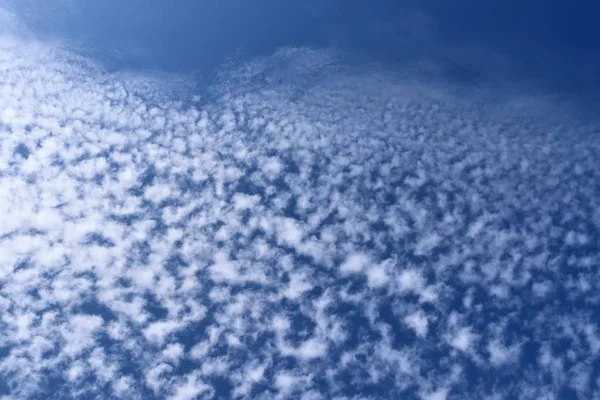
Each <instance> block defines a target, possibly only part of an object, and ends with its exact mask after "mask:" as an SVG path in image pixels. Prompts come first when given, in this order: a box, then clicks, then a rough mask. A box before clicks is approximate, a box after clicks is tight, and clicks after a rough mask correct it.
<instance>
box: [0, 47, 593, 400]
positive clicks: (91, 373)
mask: <svg viewBox="0 0 600 400" xmlns="http://www.w3.org/2000/svg"><path fill="white" fill-rule="evenodd" d="M161 82H162V81H161V80H160V79H158V80H153V79H150V78H148V79H147V78H145V77H144V75H143V74H142V75H140V76H137V77H134V76H119V75H108V74H106V73H103V72H102V71H101V70H100V69H98V68H94V67H93V66H91V65H89V63H85V62H84V61H83V60H80V59H78V58H77V57H76V56H74V55H73V54H69V53H68V52H66V51H65V50H61V49H60V48H57V47H52V46H50V45H45V44H41V43H38V42H34V41H33V40H28V41H25V40H18V39H15V38H14V37H13V38H10V37H9V36H6V35H5V36H4V37H2V40H0V221H1V222H0V393H1V394H2V395H3V396H5V398H7V399H22V398H40V399H41V398H123V399H136V398H137V399H152V398H157V399H158V398H169V399H178V400H183V399H196V398H198V399H204V398H239V399H243V398H264V399H273V398H280V399H286V398H302V399H332V398H336V399H359V398H360V399H364V398H405V399H427V400H442V399H482V398H489V399H517V398H518V399H566V398H580V399H599V398H600V394H599V393H600V378H599V373H600V361H599V360H600V359H599V357H598V356H599V353H600V331H599V327H598V321H599V320H600V311H599V310H600V304H599V300H600V298H599V297H600V290H599V289H600V288H599V287H598V282H600V276H599V272H598V270H599V269H598V265H599V262H600V257H599V254H600V245H599V238H600V170H599V169H598V160H599V159H600V158H599V157H600V138H598V137H597V135H594V133H593V131H594V129H593V128H594V127H593V126H590V125H589V122H587V123H586V124H584V123H583V122H581V123H580V122H578V121H577V120H574V119H573V118H572V117H568V116H567V115H566V112H565V113H564V114H563V113H562V112H561V109H560V108H558V107H553V106H552V104H545V103H544V102H543V101H541V100H540V101H538V102H529V103H527V105H526V106H520V107H512V108H510V107H503V106H501V104H500V103H501V102H499V101H498V102H495V103H494V105H491V104H490V103H488V102H486V101H480V99H479V98H478V97H477V95H476V94H471V95H468V96H467V95H464V94H456V93H453V92H452V91H450V90H449V89H447V88H443V87H440V86H439V85H433V84H430V85H426V84H416V83H414V82H410V81H408V80H405V79H401V78H395V77H394V76H393V75H392V74H389V73H385V72H384V71H383V70H378V69H367V68H365V67H360V68H359V67H356V68H352V67H350V66H342V65H341V64H339V63H338V64H336V62H335V56H334V55H332V54H329V53H327V52H319V51H311V50H306V49H289V50H284V51H281V52H279V53H277V54H276V55H274V56H272V57H268V58H265V59H262V60H257V61H255V62H252V63H249V64H247V65H245V66H243V67H239V69H237V70H234V71H231V72H230V73H228V74H226V75H225V76H224V78H223V79H222V81H221V83H220V86H219V87H218V88H215V90H214V96H212V97H211V99H210V100H209V101H206V102H204V103H203V104H202V105H201V106H200V105H193V104H192V103H187V102H177V101H175V100H173V99H172V98H170V97H169V96H168V95H167V93H168V90H167V89H163V88H162V87H161ZM163 84H164V85H166V83H163ZM194 104H195V103H194ZM520 104H523V102H520ZM561 115H564V117H562V116H561Z"/></svg>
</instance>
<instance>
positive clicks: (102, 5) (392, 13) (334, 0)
mask: <svg viewBox="0 0 600 400" xmlns="http://www.w3.org/2000/svg"><path fill="white" fill-rule="evenodd" d="M54 3H55V4H56V3H58V4H61V3H63V2H54ZM51 4H52V3H51ZM46 7H48V10H47V12H40V11H39V10H37V11H36V12H35V13H31V12H30V13H29V14H30V15H35V20H36V21H35V23H33V24H32V25H34V26H35V29H38V30H41V31H44V32H45V33H52V34H56V35H59V36H60V37H62V38H67V39H68V40H70V41H75V42H76V43H78V44H79V45H81V46H82V47H83V48H85V50H86V51H87V52H91V53H94V54H97V55H100V56H101V57H102V59H103V60H105V61H106V63H107V64H106V65H107V66H109V67H110V68H128V69H131V68H139V67H142V68H152V69H160V70H167V71H177V72H190V71H194V72H201V73H210V72H212V71H214V70H215V68H216V67H218V66H220V65H222V64H223V63H224V62H226V61H227V60H228V59H229V58H241V59H245V58H251V57H255V56H257V55H270V54H272V53H273V52H274V51H276V50H277V49H278V48H281V47H284V46H310V47H336V48H341V49H343V50H351V51H353V52H360V53H367V54H368V55H370V56H372V57H376V58H380V59H386V60H388V61H391V62H392V63H397V64H398V65H399V66H402V65H410V64H412V63H414V62H415V61H428V62H432V63H433V64H434V65H436V66H437V67H438V68H439V69H440V70H441V71H442V72H443V73H444V74H449V75H448V76H450V77H452V78H458V79H461V80H464V81H466V82H469V83H477V82H479V81H482V80H486V79H492V80H500V81H503V80H507V79H510V80H514V82H516V83H521V82H523V83H528V84H529V83H531V84H537V87H539V88H543V89H549V90H551V91H558V92H561V93H569V94H576V93H586V94H594V93H596V92H597V91H598V90H599V89H600V80H599V78H598V74H597V73H596V70H597V68H596V67H597V66H598V65H600V62H599V58H600V56H599V54H600V25H598V24H597V23H596V16H597V15H598V11H600V6H598V5H597V4H595V3H594V2H591V1H587V2H569V1H564V0H563V1H541V0H529V1H525V2H523V1H516V0H509V1H485V2H481V1H474V0H463V1H458V2H448V1H441V0H426V1H414V0H409V1H392V0H381V1H375V2H373V1H341V0H328V1H320V0H319V1H316V0H309V1H302V2H300V1H291V0H283V1H281V0H260V1H252V2H250V1H242V0H226V1H215V0H209V1H201V2H199V1H194V0H181V1H177V2H165V1H161V0H148V1H140V0H118V1H117V0H107V1H102V2H97V1H89V0H88V1H85V2H82V3H79V5H78V8H77V9H65V8H64V6H63V8H61V9H60V11H61V12H56V10H55V9H53V7H52V6H51V5H50V6H46ZM54 8H57V6H55V7H54ZM30 18H31V19H33V18H34V17H30Z"/></svg>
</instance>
